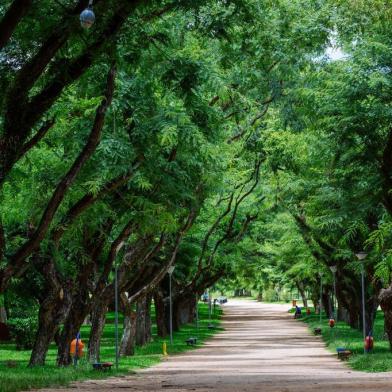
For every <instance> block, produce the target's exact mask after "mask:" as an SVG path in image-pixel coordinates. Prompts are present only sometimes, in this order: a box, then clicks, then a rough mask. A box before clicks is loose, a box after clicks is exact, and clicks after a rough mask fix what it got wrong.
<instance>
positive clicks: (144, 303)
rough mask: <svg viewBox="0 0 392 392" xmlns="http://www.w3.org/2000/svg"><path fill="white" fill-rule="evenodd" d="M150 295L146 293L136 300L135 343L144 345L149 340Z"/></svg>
mask: <svg viewBox="0 0 392 392" xmlns="http://www.w3.org/2000/svg"><path fill="white" fill-rule="evenodd" d="M151 300H152V295H151V294H146V295H145V296H143V297H140V298H139V299H138V300H137V301H136V344H137V345H138V346H144V345H145V344H146V343H148V342H150V341H151V316H150V307H151Z"/></svg>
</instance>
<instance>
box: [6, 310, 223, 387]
mask: <svg viewBox="0 0 392 392" xmlns="http://www.w3.org/2000/svg"><path fill="white" fill-rule="evenodd" d="M220 315H221V310H220V308H219V307H218V308H217V310H216V317H214V318H213V324H214V325H215V326H216V328H215V329H214V330H210V329H208V328H207V326H208V323H209V322H208V306H207V305H206V304H202V303H201V304H200V305H199V318H200V320H199V329H198V330H197V329H196V326H195V325H185V326H183V327H182V328H181V330H180V331H178V332H174V335H173V345H170V344H169V340H168V339H161V338H158V337H157V336H156V328H155V326H154V327H153V331H152V332H153V341H152V342H151V343H149V344H147V345H146V346H144V347H138V348H137V349H136V354H135V355H134V356H132V357H121V359H120V366H119V370H118V371H116V370H114V369H113V370H112V371H111V372H97V371H94V370H92V367H91V364H89V363H88V362H87V361H86V360H85V359H82V360H81V361H80V363H79V365H78V366H77V367H76V368H75V367H73V366H71V367H69V368H58V367H57V366H56V364H55V361H56V353H57V351H56V346H55V345H52V346H51V348H50V350H49V353H48V356H47V361H46V363H47V364H46V365H45V366H44V367H38V368H33V369H30V368H28V367H27V364H28V360H29V357H30V351H16V349H15V344H14V343H12V342H10V343H0V391H1V392H17V391H21V390H28V389H32V388H43V387H48V386H61V385H68V384H69V383H70V382H72V381H76V380H85V379H98V378H105V377H109V376H113V375H117V374H118V375H121V374H126V373H128V374H129V373H131V372H133V371H135V370H136V369H140V368H145V367H149V366H151V365H154V364H156V363H158V362H159V361H160V360H161V359H162V344H163V342H164V341H166V342H167V351H168V353H169V355H171V354H177V353H181V352H184V351H187V350H192V349H193V347H189V346H187V345H186V343H185V340H186V339H187V338H188V337H191V336H192V337H194V336H195V337H197V338H198V344H197V346H200V345H201V344H203V342H204V341H205V340H206V339H208V338H209V337H211V336H212V335H214V334H215V333H217V331H219V330H221V328H220V327H219V324H220ZM152 316H153V317H154V315H152ZM113 320H114V315H113V314H112V313H111V314H108V320H107V323H106V326H105V330H104V334H103V336H102V342H101V360H102V361H111V362H114V358H115V349H114V323H113ZM120 320H122V317H120ZM120 325H121V324H120ZM89 329H90V327H89V326H84V327H82V330H81V335H82V340H83V342H84V343H85V344H86V343H87V340H88V336H89ZM119 333H120V337H121V334H122V327H120V332H119ZM197 346H196V347H197ZM7 361H15V362H16V365H17V366H16V367H15V368H9V367H7Z"/></svg>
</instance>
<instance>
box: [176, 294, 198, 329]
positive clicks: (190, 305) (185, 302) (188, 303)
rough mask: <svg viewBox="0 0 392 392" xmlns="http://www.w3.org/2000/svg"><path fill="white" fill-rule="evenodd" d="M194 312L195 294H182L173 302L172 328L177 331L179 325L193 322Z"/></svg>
mask: <svg viewBox="0 0 392 392" xmlns="http://www.w3.org/2000/svg"><path fill="white" fill-rule="evenodd" d="M195 313H196V295H195V294H191V295H189V296H184V295H183V296H182V297H181V298H180V299H177V300H175V301H174V303H173V330H174V331H178V330H179V329H180V327H181V325H184V324H190V323H193V321H194V320H195Z"/></svg>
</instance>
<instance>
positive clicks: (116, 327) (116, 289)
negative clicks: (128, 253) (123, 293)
mask: <svg viewBox="0 0 392 392" xmlns="http://www.w3.org/2000/svg"><path fill="white" fill-rule="evenodd" d="M114 333H115V340H116V370H118V362H119V358H118V357H119V355H118V354H119V352H118V266H117V264H116V265H115V266H114Z"/></svg>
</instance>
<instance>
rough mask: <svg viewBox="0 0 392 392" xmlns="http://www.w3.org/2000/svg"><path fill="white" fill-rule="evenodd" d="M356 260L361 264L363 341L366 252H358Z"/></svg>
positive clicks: (364, 329) (364, 333) (364, 337)
mask: <svg viewBox="0 0 392 392" xmlns="http://www.w3.org/2000/svg"><path fill="white" fill-rule="evenodd" d="M355 256H357V259H358V260H359V262H360V263H361V291H362V331H363V341H365V339H366V317H365V268H364V264H365V259H366V256H367V253H366V252H358V253H356V254H355ZM363 352H364V353H365V354H366V348H365V347H364V349H363Z"/></svg>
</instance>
